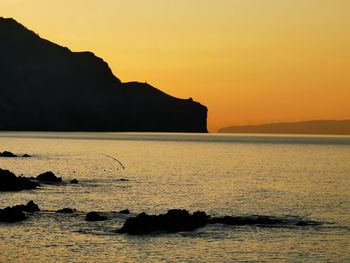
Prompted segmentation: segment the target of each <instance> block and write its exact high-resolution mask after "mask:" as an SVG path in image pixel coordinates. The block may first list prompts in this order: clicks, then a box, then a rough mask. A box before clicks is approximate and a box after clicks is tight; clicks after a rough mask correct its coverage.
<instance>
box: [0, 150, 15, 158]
mask: <svg viewBox="0 0 350 263" xmlns="http://www.w3.org/2000/svg"><path fill="white" fill-rule="evenodd" d="M0 157H18V156H17V155H15V154H13V153H12V152H9V151H4V152H0Z"/></svg>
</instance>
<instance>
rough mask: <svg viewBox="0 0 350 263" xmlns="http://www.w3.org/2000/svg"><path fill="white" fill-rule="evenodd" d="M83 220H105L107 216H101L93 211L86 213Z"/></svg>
mask: <svg viewBox="0 0 350 263" xmlns="http://www.w3.org/2000/svg"><path fill="white" fill-rule="evenodd" d="M85 220H86V221H105V220H107V217H106V216H101V215H100V214H99V213H97V212H94V211H93V212H89V213H87V214H86V217H85Z"/></svg>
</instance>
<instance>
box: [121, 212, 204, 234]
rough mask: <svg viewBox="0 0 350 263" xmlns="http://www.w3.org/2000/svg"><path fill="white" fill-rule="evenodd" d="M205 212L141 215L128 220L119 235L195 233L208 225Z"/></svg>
mask: <svg viewBox="0 0 350 263" xmlns="http://www.w3.org/2000/svg"><path fill="white" fill-rule="evenodd" d="M207 218H208V216H207V215H206V213H205V212H195V213H193V214H192V215H191V214H190V213H189V212H188V211H186V210H180V209H172V210H169V211H168V212H167V213H166V214H160V215H147V214H146V213H141V214H139V215H137V216H136V217H132V218H128V219H127V220H126V221H125V223H124V225H123V227H122V228H121V229H119V230H117V233H127V234H130V235H143V234H149V233H152V232H155V231H162V232H171V233H174V232H180V231H193V230H195V229H197V228H200V227H203V226H205V225H206V224H207Z"/></svg>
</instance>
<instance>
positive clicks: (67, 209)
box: [56, 208, 75, 214]
mask: <svg viewBox="0 0 350 263" xmlns="http://www.w3.org/2000/svg"><path fill="white" fill-rule="evenodd" d="M74 211H75V209H72V208H63V209H59V210H57V211H56V213H60V214H73V213H74Z"/></svg>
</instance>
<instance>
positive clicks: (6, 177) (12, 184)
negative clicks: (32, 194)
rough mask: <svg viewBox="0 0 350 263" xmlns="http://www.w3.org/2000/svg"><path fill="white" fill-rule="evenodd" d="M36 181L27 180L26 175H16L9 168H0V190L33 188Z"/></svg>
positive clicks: (36, 184) (35, 185)
mask: <svg viewBox="0 0 350 263" xmlns="http://www.w3.org/2000/svg"><path fill="white" fill-rule="evenodd" d="M37 186H39V184H38V183H36V182H33V181H31V180H29V179H28V178H26V177H22V176H18V177H17V176H16V175H15V174H14V173H12V172H10V171H9V170H3V169H1V168H0V191H21V190H30V189H35V188H36V187H37Z"/></svg>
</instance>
